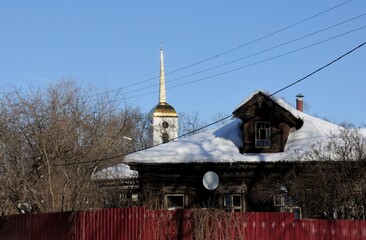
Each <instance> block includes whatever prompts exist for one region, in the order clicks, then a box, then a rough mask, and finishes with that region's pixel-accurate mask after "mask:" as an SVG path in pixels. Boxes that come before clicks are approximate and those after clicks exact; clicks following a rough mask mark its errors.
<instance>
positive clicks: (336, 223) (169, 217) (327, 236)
mask: <svg viewBox="0 0 366 240" xmlns="http://www.w3.org/2000/svg"><path fill="white" fill-rule="evenodd" d="M0 239H6V240H23V239H26V240H39V239H46V240H47V239H50V240H53V239H55V240H66V239H67V240H69V239H70V240H117V239H126V240H130V239H141V240H150V239H151V240H153V239H154V240H155V239H187V240H188V239H189V240H193V239H195V240H198V239H250V240H259V239H260V240H269V239H271V240H272V239H275V240H293V239H298V240H305V239H306V240H308V239H314V240H315V239H316V240H333V239H337V240H338V239H347V240H361V239H366V221H360V220H315V219H300V220H298V219H294V216H293V214H292V213H223V212H219V211H213V210H202V209H201V210H193V211H150V210H146V209H144V208H116V209H101V210H93V211H80V212H63V213H48V214H24V215H14V216H5V217H1V219H0Z"/></svg>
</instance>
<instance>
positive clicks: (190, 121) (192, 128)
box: [179, 112, 206, 136]
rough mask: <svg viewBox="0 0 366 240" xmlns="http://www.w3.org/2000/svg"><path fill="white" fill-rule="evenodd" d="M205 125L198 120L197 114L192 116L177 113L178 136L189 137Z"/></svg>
mask: <svg viewBox="0 0 366 240" xmlns="http://www.w3.org/2000/svg"><path fill="white" fill-rule="evenodd" d="M205 125H206V123H204V122H201V121H200V120H199V116H198V112H196V113H194V114H189V113H184V112H181V113H179V136H191V135H194V134H196V133H198V132H199V130H200V128H202V127H203V126H205Z"/></svg>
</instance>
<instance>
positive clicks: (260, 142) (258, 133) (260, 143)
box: [255, 121, 271, 148]
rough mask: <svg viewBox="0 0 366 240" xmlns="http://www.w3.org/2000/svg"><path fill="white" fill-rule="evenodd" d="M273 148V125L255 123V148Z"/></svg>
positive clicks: (260, 122) (262, 122)
mask: <svg viewBox="0 0 366 240" xmlns="http://www.w3.org/2000/svg"><path fill="white" fill-rule="evenodd" d="M270 146H271V123H270V122H268V121H258V122H256V123H255V147H256V148H269V147H270Z"/></svg>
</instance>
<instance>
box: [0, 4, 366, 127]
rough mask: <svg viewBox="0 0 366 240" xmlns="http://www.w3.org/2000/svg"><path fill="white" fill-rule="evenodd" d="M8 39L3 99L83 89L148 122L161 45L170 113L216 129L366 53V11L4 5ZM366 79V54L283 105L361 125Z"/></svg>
mask: <svg viewBox="0 0 366 240" xmlns="http://www.w3.org/2000/svg"><path fill="white" fill-rule="evenodd" d="M337 5H339V6H338V7H336V6H337ZM327 10H328V11H327ZM324 11H326V12H324ZM322 12H324V13H322ZM319 13H322V14H320V15H318V16H315V15H316V14H319ZM312 16H314V17H312ZM310 17H312V18H310ZM308 18H310V19H308ZM305 19H308V20H306V21H303V20H305ZM296 23H298V24H296ZM292 25H293V26H292ZM335 25H336V26H335ZM289 26H292V27H289ZM287 27H288V28H287ZM281 29H283V30H282V31H279V30H281ZM324 29H327V30H324ZM275 32H277V33H275ZM272 33H275V34H272ZM0 36H1V41H0V42H1V44H0V79H1V81H0V89H1V90H3V89H7V88H8V87H9V86H10V85H13V86H16V87H21V88H28V86H31V87H32V88H37V87H44V86H47V85H48V84H51V83H55V82H57V81H59V80H60V79H68V78H73V79H75V80H76V81H77V82H78V83H79V84H81V85H83V86H89V85H92V86H94V87H95V88H96V89H97V91H98V92H103V91H106V90H119V91H118V95H117V96H118V97H119V98H120V99H121V102H123V101H124V100H123V99H127V100H126V101H127V102H128V103H129V104H130V105H133V106H140V107H141V109H142V110H144V111H146V112H148V111H149V110H150V109H151V108H152V107H154V105H155V104H157V101H158V92H157V91H158V86H157V84H158V78H157V77H158V75H159V54H160V52H159V50H160V47H161V45H162V46H163V49H164V54H165V71H166V73H167V74H166V81H167V102H168V103H170V104H171V105H173V106H174V107H175V108H176V110H177V111H178V112H186V113H198V114H199V116H200V118H201V120H202V121H207V122H209V121H210V119H211V117H212V116H214V115H216V114H217V113H218V112H220V113H221V114H222V115H228V114H230V113H231V112H232V111H233V110H234V109H235V107H236V106H237V104H239V103H240V102H241V101H242V100H243V99H245V98H246V97H247V96H249V95H250V94H251V93H253V92H254V91H256V90H259V89H262V90H266V91H268V92H275V91H277V90H279V89H280V88H282V87H284V86H286V85H288V84H290V83H292V82H294V81H297V80H299V79H301V78H302V77H304V76H306V75H307V74H309V73H311V72H312V71H314V70H316V69H318V68H319V67H321V66H323V65H325V64H327V63H329V62H330V61H332V60H334V59H336V58H337V57H339V56H340V55H342V54H343V53H345V52H347V51H349V50H351V49H353V48H354V47H356V46H358V45H360V44H361V43H363V42H365V41H366V1H364V0H353V1H347V0H340V1H338V0H337V1H334V0H323V1H316V0H309V1H293V0H281V1H238V0H234V1H190V0H189V1H160V0H155V1H103V2H102V1H94V0H93V1H81V0H80V1H69V0H65V1H57V2H56V1H2V2H1V3H0ZM161 42H162V44H161ZM234 49H235V50H234ZM231 50H233V51H231ZM228 51H230V52H228ZM208 58H212V59H211V60H209V61H204V62H203V63H201V64H196V65H194V66H191V67H187V68H185V69H183V70H179V69H181V68H183V67H186V66H190V65H192V64H195V63H198V62H200V61H202V60H205V59H208ZM239 59H241V60H239ZM230 62H232V63H230ZM229 63H230V64H229ZM218 66H221V67H218ZM207 69H211V70H207ZM235 69H238V70H235ZM176 70H179V71H176ZM233 70H235V71H233ZM169 72H173V73H170V74H169ZM199 72H201V73H199ZM365 76H366V46H365V47H362V48H360V49H358V50H357V51H355V52H353V53H352V54H350V55H348V56H347V57H345V58H344V59H342V60H340V61H338V62H336V63H335V64H333V65H332V66H330V67H328V68H326V69H324V70H322V71H321V72H319V73H317V74H316V75H314V76H312V77H310V78H308V79H306V80H304V81H302V82H301V83H299V84H297V85H295V86H293V87H291V88H289V89H287V90H285V91H282V92H280V93H279V94H278V95H277V96H279V97H283V98H285V99H286V100H287V101H288V102H289V103H292V104H294V102H295V95H296V94H297V93H300V92H301V93H302V94H303V95H305V98H304V101H305V102H306V106H307V107H306V112H307V113H310V114H315V115H317V116H320V117H326V118H328V119H330V120H332V121H334V122H337V123H339V122H342V121H349V122H353V123H355V124H357V125H359V124H361V123H365V122H366V110H365V103H366V100H365V99H364V97H365V95H366V94H365V90H366V77H365ZM130 85H133V86H130ZM125 86H130V87H125ZM112 93H117V91H115V92H114V91H112Z"/></svg>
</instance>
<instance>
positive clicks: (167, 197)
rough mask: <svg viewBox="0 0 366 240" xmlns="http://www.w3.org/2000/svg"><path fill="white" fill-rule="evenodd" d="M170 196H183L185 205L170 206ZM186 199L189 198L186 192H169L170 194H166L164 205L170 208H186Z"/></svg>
mask: <svg viewBox="0 0 366 240" xmlns="http://www.w3.org/2000/svg"><path fill="white" fill-rule="evenodd" d="M170 197H182V198H183V199H182V203H183V205H182V206H170V201H169V198H170ZM186 200H187V197H186V195H185V194H184V193H169V194H165V195H164V205H165V208H166V209H168V210H174V209H184V208H185V207H186V205H187V204H186Z"/></svg>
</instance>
